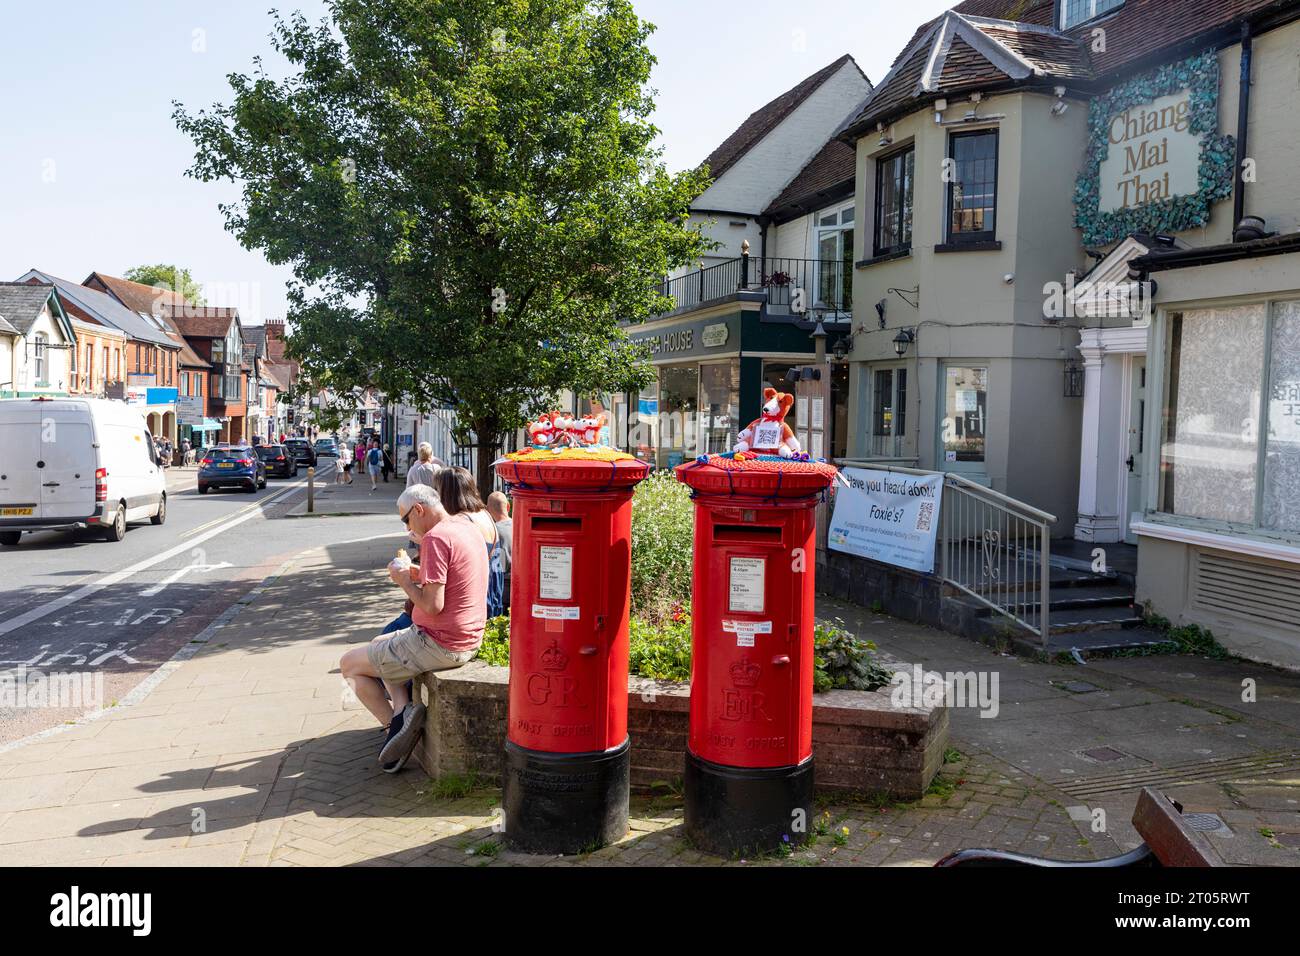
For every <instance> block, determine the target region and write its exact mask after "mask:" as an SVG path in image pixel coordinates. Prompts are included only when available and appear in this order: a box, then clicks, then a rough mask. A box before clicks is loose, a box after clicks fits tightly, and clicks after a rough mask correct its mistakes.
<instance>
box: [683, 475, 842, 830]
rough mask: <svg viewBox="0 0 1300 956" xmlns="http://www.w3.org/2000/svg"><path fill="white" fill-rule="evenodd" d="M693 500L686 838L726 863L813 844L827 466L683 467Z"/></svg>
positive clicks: (830, 477) (685, 781) (685, 783)
mask: <svg viewBox="0 0 1300 956" xmlns="http://www.w3.org/2000/svg"><path fill="white" fill-rule="evenodd" d="M676 474H677V477H678V479H679V480H681V481H682V482H684V483H686V484H687V485H690V487H691V488H692V490H693V497H694V499H695V548H694V577H693V583H692V587H693V591H692V596H691V627H692V635H691V638H692V647H691V702H690V732H689V736H688V739H687V753H686V776H685V780H684V789H685V804H686V807H685V825H686V833H687V835H688V836H689V837H690V839H691V841H692V842H693V843H694V845H695V846H697V847H699V848H700V849H703V850H706V851H709V852H713V853H717V854H719V855H722V856H728V855H731V854H735V853H753V852H763V851H766V850H771V849H774V848H776V847H779V846H780V845H781V844H782V843H783V842H788V843H791V844H794V843H798V842H800V841H801V840H803V839H804V838H805V837H806V836H807V832H808V831H807V828H808V825H809V824H810V823H811V816H812V800H813V760H812V689H813V627H814V620H813V612H814V593H815V592H814V567H815V561H816V510H815V508H816V505H817V503H818V501H819V500H820V499H821V497H822V495H823V494H824V493H825V491H826V489H827V487H828V486H829V484H830V483H831V481H832V480H834V475H835V469H834V468H833V467H832V466H830V465H827V464H825V463H824V462H813V461H808V460H806V458H805V460H802V461H800V460H795V461H789V460H784V459H782V458H780V457H779V456H776V455H743V454H742V455H737V456H735V457H734V458H733V457H731V456H727V455H722V456H710V457H707V458H705V457H701V458H700V459H698V460H697V461H695V462H693V463H687V464H683V465H679V466H678V467H677V469H676Z"/></svg>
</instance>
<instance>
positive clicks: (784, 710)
mask: <svg viewBox="0 0 1300 956" xmlns="http://www.w3.org/2000/svg"><path fill="white" fill-rule="evenodd" d="M773 517H775V516H773ZM786 537H787V535H786V534H785V531H784V528H783V527H782V525H781V523H780V520H779V518H777V520H774V521H771V522H762V521H750V522H746V523H744V524H730V523H724V522H719V523H717V524H715V525H714V526H713V534H712V543H713V547H712V549H711V551H712V553H711V559H710V565H711V567H710V575H711V579H712V580H713V581H716V582H719V586H720V588H721V593H720V594H719V595H718V597H719V599H720V604H721V609H720V610H721V613H720V617H719V619H718V621H717V623H716V625H715V627H716V630H715V631H714V634H713V641H712V644H713V646H712V647H711V648H710V651H711V653H710V654H709V657H710V664H709V667H708V676H707V678H706V679H707V680H708V682H709V686H708V688H707V692H706V693H707V696H706V700H709V701H711V702H712V703H711V707H712V709H713V713H712V714H710V715H709V721H708V723H709V727H710V731H709V741H708V744H709V746H708V753H700V756H702V757H705V758H706V759H709V760H713V761H715V762H717V763H723V764H726V765H729V766H739V767H767V766H785V765H788V764H790V763H794V762H796V761H795V759H794V757H793V756H792V755H793V754H794V752H795V750H796V745H797V727H798V723H797V715H796V712H795V711H796V705H797V694H796V686H797V678H798V667H799V664H798V654H797V649H796V647H795V645H794V629H793V628H792V627H791V624H792V623H793V622H794V621H793V618H792V617H791V610H792V604H791V597H792V591H791V572H790V554H789V548H788V547H787V545H786ZM710 754H712V755H711V756H710Z"/></svg>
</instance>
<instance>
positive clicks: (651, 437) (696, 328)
mask: <svg viewBox="0 0 1300 956" xmlns="http://www.w3.org/2000/svg"><path fill="white" fill-rule="evenodd" d="M628 337H629V338H630V339H631V340H632V341H633V342H637V343H640V344H643V345H645V346H646V347H647V348H648V350H649V352H650V359H651V362H652V364H653V365H654V369H655V379H654V381H652V382H651V383H650V384H649V385H647V386H646V387H645V388H644V389H642V390H641V391H640V392H639V393H627V394H615V395H611V396H607V400H608V409H607V410H605V409H600V408H596V407H595V406H592V408H591V410H594V411H605V412H606V414H607V417H608V420H609V423H610V439H609V440H610V443H611V444H613V445H615V446H616V447H618V448H621V449H623V450H626V451H628V452H631V453H632V454H634V455H636V457H637V458H639V459H641V460H642V461H645V462H648V463H649V464H650V465H651V466H652V467H654V468H672V467H675V466H676V465H680V464H682V463H683V462H685V461H688V460H690V459H692V458H695V457H698V456H699V455H707V454H717V453H719V452H724V451H729V450H730V449H731V447H732V446H733V445H734V444H735V441H736V433H737V432H739V431H740V430H741V429H742V428H744V427H745V425H746V424H748V423H749V422H750V421H751V420H753V419H754V418H757V417H758V414H759V406H760V405H761V402H762V394H763V389H764V388H766V387H768V386H769V385H770V386H771V387H773V388H776V389H779V390H781V391H785V392H794V390H795V389H794V385H793V383H792V382H791V381H790V380H789V379H788V378H787V375H788V373H789V372H790V370H791V369H795V368H799V367H801V366H804V365H807V364H808V363H809V362H810V361H811V360H812V357H813V351H814V348H813V345H814V343H813V339H812V338H811V337H810V334H809V331H808V330H807V329H805V328H802V327H801V325H800V324H797V323H795V322H792V321H790V320H789V319H788V318H780V319H777V318H772V317H769V316H766V315H765V314H763V312H762V310H761V309H759V308H757V307H754V308H736V307H732V308H731V309H730V310H726V311H720V312H718V313H716V314H709V315H706V316H700V315H699V314H696V315H693V316H691V317H689V318H685V319H683V318H671V319H665V320H659V321H652V322H646V323H643V324H641V325H636V326H633V327H632V328H630V329H629V330H628ZM828 371H829V367H828ZM588 404H590V403H588ZM585 410H587V409H584V408H579V409H578V411H579V412H580V413H582V412H583V411H585ZM788 421H789V422H790V424H791V425H792V426H793V427H794V428H795V429H796V431H797V430H798V428H799V425H798V422H797V419H796V417H795V412H794V411H793V410H792V411H791V414H790V416H789V419H788Z"/></svg>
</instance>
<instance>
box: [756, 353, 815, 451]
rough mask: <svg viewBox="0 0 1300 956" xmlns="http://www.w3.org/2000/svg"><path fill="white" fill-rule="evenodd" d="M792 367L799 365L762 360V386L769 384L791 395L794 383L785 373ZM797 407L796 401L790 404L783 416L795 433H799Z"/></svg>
mask: <svg viewBox="0 0 1300 956" xmlns="http://www.w3.org/2000/svg"><path fill="white" fill-rule="evenodd" d="M792 368H799V366H797V365H792V364H791V363H789V362H764V363H763V387H764V388H767V387H769V386H770V387H771V388H774V389H776V390H777V391H778V392H789V393H790V394H791V395H793V394H794V393H795V384H794V383H793V382H788V381H786V378H785V375H786V373H787V372H789V371H790V369H792ZM798 408H799V403H798V402H796V403H795V404H793V405H791V406H790V412H789V414H787V415H786V416H785V423H786V424H787V425H789V426H790V427H791V428H792V429H794V433H795V434H796V435H797V434H799V414H798ZM745 424H748V422H746V423H745ZM801 440H802V439H801Z"/></svg>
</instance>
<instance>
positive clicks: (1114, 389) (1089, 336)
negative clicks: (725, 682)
mask: <svg viewBox="0 0 1300 956" xmlns="http://www.w3.org/2000/svg"><path fill="white" fill-rule="evenodd" d="M1080 339H1081V341H1080V342H1079V351H1080V352H1081V353H1082V354H1083V358H1084V378H1083V435H1082V445H1081V448H1080V453H1079V519H1078V523H1077V524H1076V525H1075V526H1074V536H1075V537H1076V538H1077V539H1079V540H1080V541H1097V542H1113V541H1119V540H1120V538H1121V532H1120V520H1119V465H1120V450H1121V448H1122V438H1123V436H1122V429H1121V427H1120V425H1121V423H1120V421H1119V419H1120V409H1121V408H1122V405H1123V394H1122V392H1123V387H1124V375H1123V366H1122V362H1123V360H1122V358H1121V357H1120V356H1118V355H1114V354H1110V355H1108V354H1107V351H1106V347H1105V343H1104V340H1103V330H1101V329H1083V330H1082V331H1081V332H1080Z"/></svg>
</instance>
